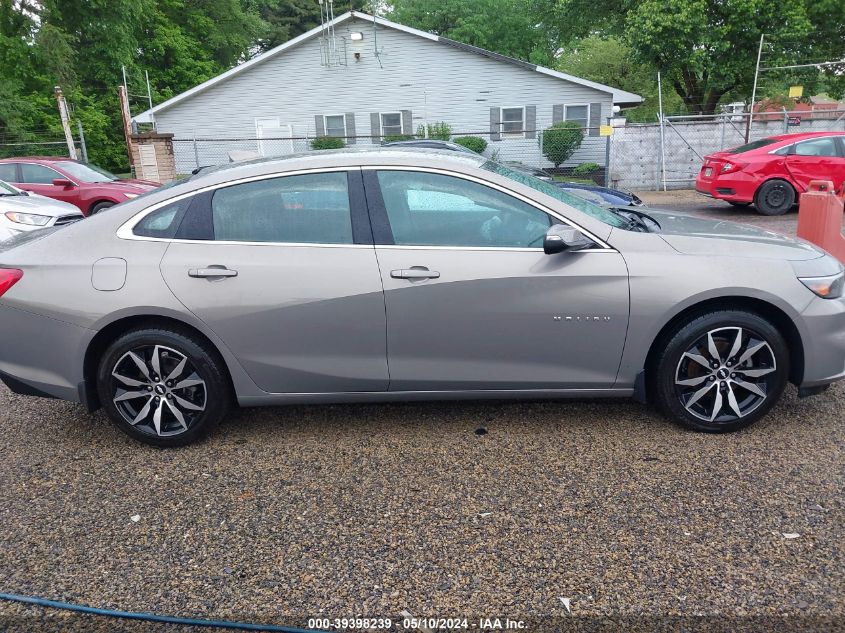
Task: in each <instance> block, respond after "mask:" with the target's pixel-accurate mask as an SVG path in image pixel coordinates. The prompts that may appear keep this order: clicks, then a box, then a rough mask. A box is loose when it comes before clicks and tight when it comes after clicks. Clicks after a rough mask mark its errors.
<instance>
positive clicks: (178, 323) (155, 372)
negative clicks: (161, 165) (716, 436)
mask: <svg viewBox="0 0 845 633" xmlns="http://www.w3.org/2000/svg"><path fill="white" fill-rule="evenodd" d="M0 267H2V268H0V377H2V379H3V381H4V382H5V383H6V384H7V385H8V386H9V387H10V388H11V389H12V390H13V391H15V392H17V393H20V394H27V395H32V396H48V397H55V398H63V399H66V400H72V401H76V402H80V403H83V404H84V405H85V406H86V407H88V409H89V410H92V411H93V410H95V409H96V408H98V407H101V406H102V407H104V408H105V410H106V412H107V413H108V415H109V417H110V418H111V419H112V420H113V421H114V423H115V424H116V425H117V426H118V427H119V428H120V429H121V430H123V431H125V432H126V433H128V434H129V435H131V436H132V437H134V438H137V439H139V440H142V441H144V442H147V443H150V444H156V445H159V446H175V445H181V444H186V443H189V442H191V441H194V440H196V439H198V438H200V437H201V436H203V435H205V434H207V433H208V432H209V431H210V430H211V429H212V428H213V427H214V426H215V424H217V423H218V422H219V421H220V420H222V419H223V418H224V417H225V416H226V415H227V412H228V411H229V410H230V407H231V406H233V405H234V404H239V405H242V406H252V405H278V404H285V403H324V402H373V401H395V400H434V399H485V398H511V399H513V398H567V397H579V398H583V397H605V396H607V397H623V398H624V397H634V398H636V399H638V400H640V401H643V402H653V403H655V404H656V405H657V406H658V407H659V409H660V410H661V411H662V412H663V413H665V414H666V415H667V416H668V417H670V418H671V419H673V420H676V421H677V422H679V423H681V424H683V425H685V426H686V427H688V428H691V429H695V430H699V431H709V432H724V431H733V430H737V429H741V428H743V427H746V426H747V425H749V424H751V423H752V422H754V421H755V420H758V419H760V418H761V417H762V416H764V415H765V414H766V412H767V411H769V409H771V407H772V406H773V405H774V404H775V402H776V401H777V400H778V398H779V397H780V395H781V393H782V391H783V390H784V388H785V385H786V383H787V382H792V383H794V384H795V385H797V386H798V389H799V393H800V394H801V395H811V394H814V393H818V392H820V391H822V390H823V389H824V388H825V387H826V386H827V385H829V384H830V383H832V382H834V381H836V380H839V379H841V378H843V377H845V300H843V298H842V290H843V268H842V265H841V264H840V263H839V262H838V261H837V260H835V259H834V258H833V257H831V256H830V255H827V254H825V253H824V252H823V251H821V250H819V249H817V248H815V247H814V246H812V245H810V244H807V243H804V242H801V241H797V240H793V239H789V238H787V237H784V236H782V235H779V234H776V233H770V232H766V231H762V230H758V229H755V228H751V227H747V226H741V225H736V224H730V223H725V222H713V221H709V220H702V219H694V218H691V217H685V216H682V215H675V214H667V213H657V212H650V214H646V213H643V212H641V211H639V210H632V209H630V208H628V209H609V208H606V207H603V206H600V205H596V204H593V203H591V202H589V201H587V200H584V199H581V198H578V197H575V196H572V195H571V194H568V193H567V192H565V191H562V190H561V189H559V188H558V187H555V186H554V185H551V184H549V183H546V182H544V181H541V180H537V179H535V178H533V177H531V176H529V175H525V174H522V173H519V172H515V171H513V170H511V169H509V168H508V167H506V166H503V165H499V164H497V163H494V162H491V161H489V160H487V159H486V158H484V157H482V156H473V155H469V154H458V153H440V152H437V151H430V150H402V149H374V150H370V151H363V152H362V151H339V152H316V153H312V154H303V155H296V156H290V157H286V158H281V159H273V160H266V161H260V162H252V163H244V164H240V165H237V164H236V165H230V166H226V167H221V168H217V169H212V170H205V171H202V172H200V173H199V174H197V175H195V176H193V177H191V178H189V179H188V180H185V181H181V182H178V183H176V184H174V185H172V186H168V187H165V188H161V189H158V190H156V191H153V192H150V193H148V194H146V195H144V196H140V197H138V198H137V199H134V200H131V201H128V202H125V203H123V204H121V205H118V206H116V207H114V208H113V209H111V210H110V212H109V213H104V214H100V215H96V216H94V217H92V218H90V219H88V220H86V221H85V222H80V223H78V224H73V225H71V226H68V227H65V228H63V229H62V230H60V231H54V230H52V229H49V228H47V229H44V230H41V231H35V232H31V233H27V234H25V235H20V236H17V237H16V238H13V239H12V240H10V241H8V242H6V243H4V244H2V245H0Z"/></svg>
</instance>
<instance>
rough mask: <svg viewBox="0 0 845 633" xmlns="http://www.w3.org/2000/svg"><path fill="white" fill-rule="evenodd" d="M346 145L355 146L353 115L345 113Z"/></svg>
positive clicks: (352, 113)
mask: <svg viewBox="0 0 845 633" xmlns="http://www.w3.org/2000/svg"><path fill="white" fill-rule="evenodd" d="M346 144H347V145H355V113H354V112H347V113H346Z"/></svg>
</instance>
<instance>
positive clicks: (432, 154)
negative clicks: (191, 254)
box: [190, 145, 488, 181]
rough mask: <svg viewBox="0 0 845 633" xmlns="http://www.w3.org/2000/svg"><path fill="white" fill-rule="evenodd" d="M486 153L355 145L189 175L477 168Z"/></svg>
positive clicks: (217, 176) (202, 176) (215, 176)
mask: <svg viewBox="0 0 845 633" xmlns="http://www.w3.org/2000/svg"><path fill="white" fill-rule="evenodd" d="M487 160H488V159H487V158H486V157H485V156H481V155H480V154H475V153H465V152H455V151H452V150H446V149H438V148H430V147H398V146H392V147H391V146H389V145H378V146H372V147H360V148H358V147H356V148H349V147H347V148H344V149H325V150H312V151H309V152H299V153H297V154H287V155H285V156H276V157H270V158H255V159H252V160H247V161H242V162H234V163H228V164H223V165H215V166H211V167H206V168H204V169H202V168H201V170H200V171H199V172H197V173H196V174H195V175H194V176H192V177H191V178H190V180H192V181H197V180H201V179H203V180H204V179H206V178H212V177H214V180H217V179H218V178H219V177H220V176H224V177H225V179H227V180H228V179H234V178H238V177H242V176H248V175H253V174H256V175H257V174H260V173H266V172H272V171H280V172H283V171H295V170H298V169H312V168H314V169H318V168H321V167H352V166H356V165H378V164H379V163H381V162H387V163H388V164H396V163H397V162H398V163H400V164H401V163H407V164H416V163H420V164H429V165H431V164H432V163H434V164H436V165H444V166H446V165H449V164H453V165H455V166H458V165H463V166H472V167H478V166H480V165H483V164H484V163H485V162H487Z"/></svg>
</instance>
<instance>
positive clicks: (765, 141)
mask: <svg viewBox="0 0 845 633" xmlns="http://www.w3.org/2000/svg"><path fill="white" fill-rule="evenodd" d="M777 142H778V141H777V139H774V138H762V139H760V140H759V141H751V142H750V143H746V144H745V145H740V146H739V147H734V148H733V149H729V150H728V154H742V153H743V152H750V151H751V150H752V149H759V148H761V147H766V145H772V144H773V143H777Z"/></svg>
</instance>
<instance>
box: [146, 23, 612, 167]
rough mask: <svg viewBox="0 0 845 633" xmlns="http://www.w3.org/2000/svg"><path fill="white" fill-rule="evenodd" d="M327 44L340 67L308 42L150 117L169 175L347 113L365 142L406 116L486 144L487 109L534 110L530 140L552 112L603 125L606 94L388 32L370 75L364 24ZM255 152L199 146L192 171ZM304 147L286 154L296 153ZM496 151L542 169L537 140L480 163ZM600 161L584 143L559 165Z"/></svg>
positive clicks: (508, 145) (307, 131)
mask: <svg viewBox="0 0 845 633" xmlns="http://www.w3.org/2000/svg"><path fill="white" fill-rule="evenodd" d="M351 31H360V32H362V33H363V34H364V39H363V41H360V42H351V41H350V40H349V33H350V32H351ZM337 35H338V36H339V37H343V38H344V39H346V55H347V66H335V67H332V68H326V67H324V66H322V65H321V64H320V45H319V40H318V39H317V38H312V39H310V40H308V41H306V42H304V43H303V44H301V45H299V46H296V47H294V48H292V49H289V50H287V51H284V52H282V53H280V54H279V55H277V56H275V57H272V58H271V59H269V60H267V61H265V62H263V63H260V64H257V65H256V66H254V67H252V68H250V69H248V70H245V71H244V72H242V73H239V74H236V75H234V76H233V77H231V78H229V79H227V80H224V81H222V82H221V83H218V84H216V85H214V86H211V87H210V88H208V89H206V90H204V91H202V92H200V93H198V94H196V95H194V96H192V97H189V98H187V99H185V100H184V101H181V102H179V103H176V104H174V105H173V106H171V107H169V108H166V109H164V110H162V111H160V112H158V113H156V123H157V127H158V130H159V131H161V132H172V133H174V134H175V137H176V139H182V142H178V141H177V142H176V143H175V144H174V145H175V150H176V153H177V163H178V169H179V171H180V172H184V171H189V170H190V169H192V168H193V167H194V166H196V160H195V156H194V147H193V144H192V143H190V142H185V141H186V140H188V139H191V138H193V137H197V138H219V139H224V138H247V139H252V138H255V135H256V127H255V120H256V119H265V118H278V119H279V123H280V125H282V126H285V125H290V126H291V127H292V131H293V135H294V136H295V137H314V136H315V135H316V126H315V115H323V114H339V113H355V129H356V133H357V134H358V135H359V136H369V135H370V134H371V133H372V131H371V124H370V113H372V112H398V111H401V110H411V111H412V112H413V127H414V130H416V128H417V126H419V125H420V124H421V123H423V121H426V120H427V121H428V122H436V121H446V122H447V123H449V124H450V125H451V126H452V129H453V131H454V132H456V133H462V134H466V133H472V132H479V133H483V134H485V138H488V139H489V137H488V136H486V135H487V133H489V131H490V108H491V107H500V106H505V107H507V106H529V105H533V106H536V109H537V110H536V112H537V129H538V130H542V129H544V128H546V127H548V126H549V125H551V123H552V108H553V106H554V105H556V104H584V103H598V102H600V103H601V104H602V112H601V121H602V122H605V121H606V119H607V117H608V116H610V115H611V108H612V96H611V95H610V94H609V93H606V92H602V91H599V90H595V89H592V88H588V87H584V86H581V85H578V84H575V83H571V82H568V81H566V80H563V79H558V78H555V77H551V76H548V75H545V74H542V73H539V72H536V71H533V70H531V69H528V68H523V67H520V66H517V65H514V64H510V63H506V62H502V61H498V60H495V59H491V58H488V57H484V56H481V55H478V54H476V53H472V52H468V51H465V50H460V49H458V48H455V47H452V46H449V45H446V44H443V43H438V42H435V41H431V40H427V39H424V38H422V37H418V36H415V35H412V34H408V33H404V32H400V31H397V30H394V29H390V28H384V27H379V28H378V47H379V50H380V53H381V54H380V59H381V65H380V64H379V60H378V59H377V58H376V56H375V54H374V46H373V44H374V39H373V25H372V23H371V22H368V21H365V20H361V19H357V18H356V19H353V20H350V21H348V22H346V23H344V24H343V25H342V26H341V27H338V29H337ZM356 52H358V53H360V61H356V60H355V58H354V53H356ZM375 133H376V134H378V131H376V132H375ZM367 142H369V140H368V139H364V138H361V139H359V140H358V143H359V144H360V143H367ZM255 145H256V144H255V142H251V143H250V142H248V141H245V142H244V143H243V144H242V145H240V146H238V145H237V144H234V143H228V144H212V143H199V144H198V146H197V147H198V149H197V152H198V153H199V154H200V156H199V162H200V164H209V163H216V162H221V160H225V155H226V152H227V151H228V150H230V149H252V150H255V149H256V146H255ZM306 146H307V143H306V142H305V141H301V142H299V143H297V144H295V147H296V149H297V150H299V149H305V148H306ZM496 150H498V156H499V159H500V160H522V161H523V162H526V163H530V164H535V165H536V164H539V163H540V161H541V160H542V159H541V158H540V154H539V149H538V144H537V139H513V138H505V139H503V140H501V141H497V142H491V143H490V145H489V148H488V150H487V152H486V153H488V154H489V153H491V152H492V151H496ZM604 151H605V139H604V138H601V137H586V138H585V141H584V143H583V145H582V147H581V149H579V151H578V152H577V153H576V155H575V156H574V157H573V158H572V160H570V161H569V163H568V164H577V163H581V162H585V161H594V162H597V163H599V164H604ZM543 164H545V165H547V164H548V163H545V162H543Z"/></svg>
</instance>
